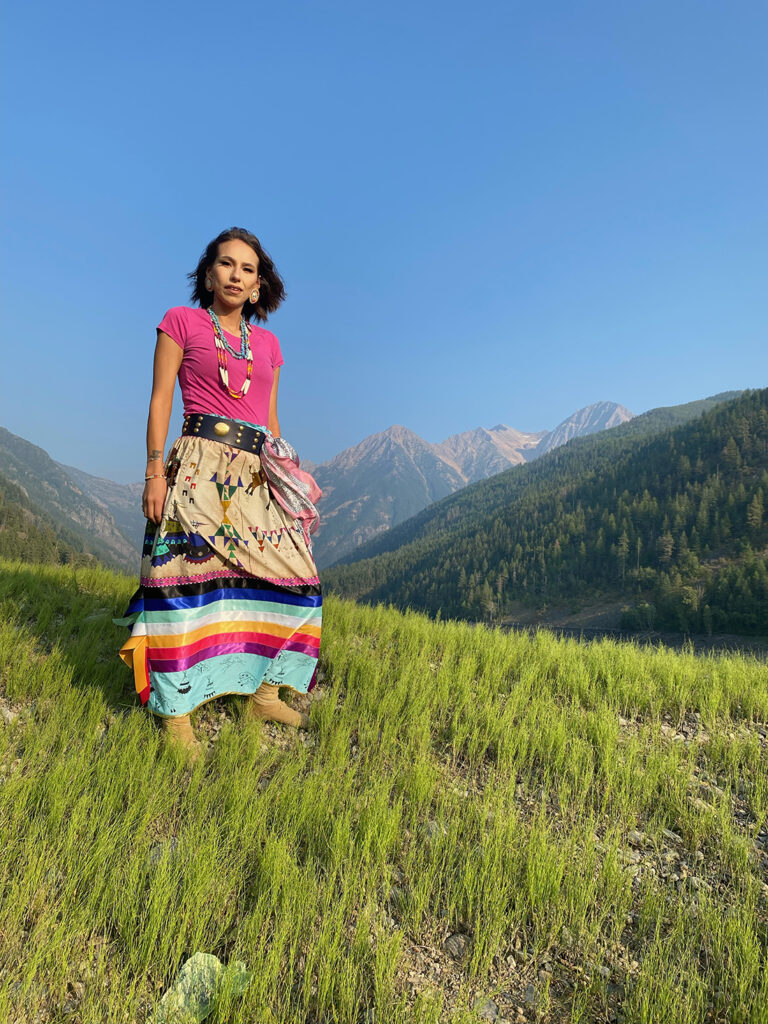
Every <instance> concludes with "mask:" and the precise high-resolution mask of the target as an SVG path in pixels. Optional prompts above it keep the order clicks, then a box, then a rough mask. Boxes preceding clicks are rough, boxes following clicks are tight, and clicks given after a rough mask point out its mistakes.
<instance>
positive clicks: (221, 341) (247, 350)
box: [208, 306, 251, 359]
mask: <svg viewBox="0 0 768 1024" xmlns="http://www.w3.org/2000/svg"><path fill="white" fill-rule="evenodd" d="M208 316H209V317H210V318H211V320H212V321H213V333H214V334H215V335H216V342H217V344H218V345H221V346H223V347H224V348H225V349H226V351H227V352H229V354H230V355H231V356H233V357H234V358H235V359H250V358H251V346H250V343H249V341H248V322H247V320H246V319H245V317H244V316H241V317H240V351H239V352H235V350H234V349H233V348H232V346H231V345H230V344H229V342H228V341H227V339H226V336H225V334H224V331H223V330H222V329H221V324H220V323H219V318H218V317H217V316H216V314H215V313H214V311H213V307H212V306H209V307H208Z"/></svg>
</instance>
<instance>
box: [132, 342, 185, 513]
mask: <svg viewBox="0 0 768 1024" xmlns="http://www.w3.org/2000/svg"><path fill="white" fill-rule="evenodd" d="M183 355H184V352H183V350H182V349H181V348H180V347H179V346H178V345H177V344H176V342H175V341H174V340H173V338H169V337H168V335H167V334H165V333H164V332H163V331H158V333H157V346H156V348H155V368H154V375H153V378H152V397H151V398H150V400H149V418H148V419H147V471H146V473H145V474H144V475H145V476H151V477H153V479H152V480H147V481H145V483H144V494H143V496H142V499H141V505H142V509H143V511H144V515H145V516H146V517H147V519H151V520H152V522H153V523H159V522H160V521H161V519H162V518H163V506H164V505H165V496H166V494H167V492H168V485H167V483H166V482H165V478H164V477H161V476H159V475H158V474H161V473H162V472H163V449H164V447H165V440H166V438H167V436H168V424H169V422H170V419H171V409H172V408H173V389H174V387H175V386H176V378H177V377H178V375H179V367H180V366H181V358H182V356H183Z"/></svg>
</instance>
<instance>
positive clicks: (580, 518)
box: [326, 390, 768, 634]
mask: <svg viewBox="0 0 768 1024" xmlns="http://www.w3.org/2000/svg"><path fill="white" fill-rule="evenodd" d="M638 419H639V418H638ZM627 426H629V424H628V425H627ZM585 442H588V443H584V442H582V443H571V444H569V445H566V446H564V447H563V448H561V449H557V450H556V451H554V452H552V453H550V455H548V456H546V457H545V458H544V459H541V460H539V462H538V463H535V464H533V465H532V466H531V467H530V468H531V469H533V467H534V466H535V467H537V471H536V472H529V473H528V474H527V475H526V476H522V475H521V474H520V471H519V470H511V471H508V472H507V473H504V474H500V475H499V476H498V477H495V478H493V479H492V480H489V481H484V482H482V483H480V484H476V485H474V487H472V488H467V489H466V491H464V492H462V493H461V495H457V496H455V498H453V499H447V500H446V501H444V502H443V503H442V506H443V518H442V522H441V523H440V524H439V526H437V525H434V524H433V525H432V527H431V528H430V529H429V530H426V531H425V535H424V536H422V537H420V538H416V539H414V540H412V541H411V542H410V543H407V544H405V546H403V547H401V548H399V549H398V550H395V551H389V552H386V553H384V554H382V555H380V556H378V557H376V558H371V559H368V560H366V561H362V562H357V563H354V564H352V565H348V566H338V567H336V568H334V569H333V570H331V571H330V572H329V573H327V574H326V579H327V582H328V583H329V584H330V586H331V588H332V589H333V590H336V591H338V592H339V593H341V594H343V595H345V596H351V597H357V598H363V599H366V600H382V601H390V602H392V603H394V604H396V605H398V606H400V607H405V606H410V607H413V608H416V609H421V610H424V611H428V612H431V613H433V614H435V613H437V612H438V611H439V612H440V613H441V614H442V615H443V616H451V617H468V618H475V619H481V618H487V619H492V618H494V617H498V616H501V615H504V614H507V613H509V611H510V609H511V607H512V605H513V603H514V602H519V601H521V600H522V601H523V602H526V603H530V604H533V605H537V606H541V605H543V604H547V603H549V602H551V601H555V600H558V601H562V600H563V599H566V600H571V601H573V602H576V603H580V602H581V601H583V600H587V599H591V598H595V597H598V596H600V595H602V594H605V593H606V592H611V593H616V592H618V593H620V594H623V596H624V602H625V603H626V604H627V605H628V607H627V610H626V612H625V615H624V623H623V625H625V626H626V627H629V628H633V627H636V626H637V627H642V628H651V627H655V628H667V629H669V628H671V629H679V630H683V631H693V632H696V631H702V632H738V633H748V634H755V633H768V563H767V561H766V547H767V546H768V509H766V502H768V390H762V391H750V392H744V393H743V394H742V396H741V397H739V398H737V399H735V400H733V401H730V402H727V403H724V404H719V405H716V406H715V407H714V408H713V409H712V410H711V411H709V412H707V413H705V414H704V415H702V416H700V417H699V418H697V419H695V420H693V421H692V422H690V423H688V424H686V425H685V426H681V427H677V428H675V429H672V430H662V431H661V432H658V431H656V432H655V433H654V435H653V436H650V437H647V436H646V437H644V436H643V435H642V433H640V432H639V431H638V430H637V428H635V429H634V431H629V430H625V429H623V428H617V429H616V430H612V431H607V432H605V433H604V434H600V435H594V436H593V437H592V438H589V439H585ZM522 468H523V469H525V470H527V469H528V467H522ZM516 474H517V475H516ZM505 491H506V493H507V496H508V500H506V501H505V500H504V499H505ZM458 498H460V501H457V500H456V499H458ZM489 506H490V508H489ZM423 515H424V514H423V513H422V516H423Z"/></svg>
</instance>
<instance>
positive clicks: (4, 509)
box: [0, 475, 96, 565]
mask: <svg viewBox="0 0 768 1024" xmlns="http://www.w3.org/2000/svg"><path fill="white" fill-rule="evenodd" d="M0 558H7V559H14V560H19V561H22V562H34V563H47V564H50V565H93V564H94V562H95V561H96V560H95V558H94V556H93V555H91V554H89V553H88V552H86V551H85V550H84V548H83V545H82V542H81V541H80V539H79V538H78V537H77V535H76V534H75V533H74V532H72V531H69V530H67V529H66V528H65V527H62V526H59V525H58V524H54V523H53V522H51V521H50V520H49V519H48V517H47V516H45V515H41V514H39V513H36V512H34V511H33V510H32V508H31V507H30V502H29V498H28V497H27V495H26V494H25V492H24V491H23V490H22V489H21V488H20V487H18V486H17V485H16V484H14V483H12V482H11V481H10V480H8V479H7V478H6V477H4V476H2V475H0Z"/></svg>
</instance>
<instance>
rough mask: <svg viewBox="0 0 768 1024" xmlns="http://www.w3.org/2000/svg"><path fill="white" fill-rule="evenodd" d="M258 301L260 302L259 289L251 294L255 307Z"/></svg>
mask: <svg viewBox="0 0 768 1024" xmlns="http://www.w3.org/2000/svg"><path fill="white" fill-rule="evenodd" d="M258 301H259V291H258V289H256V291H252V292H251V302H252V303H253V304H254V306H255V305H256V303H257V302H258Z"/></svg>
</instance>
